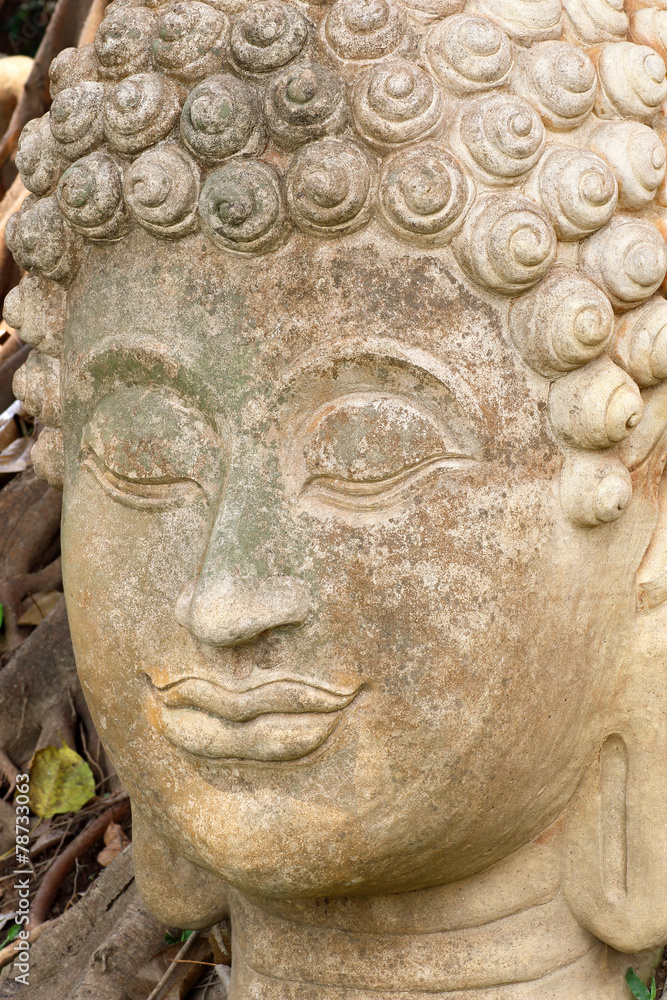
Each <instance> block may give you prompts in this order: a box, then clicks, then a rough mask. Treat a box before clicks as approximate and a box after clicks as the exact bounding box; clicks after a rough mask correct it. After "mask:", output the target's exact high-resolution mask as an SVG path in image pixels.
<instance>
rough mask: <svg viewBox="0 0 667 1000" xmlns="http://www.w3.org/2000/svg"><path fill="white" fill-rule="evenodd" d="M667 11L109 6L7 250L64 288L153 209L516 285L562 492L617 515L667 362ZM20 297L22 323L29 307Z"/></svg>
mask: <svg viewBox="0 0 667 1000" xmlns="http://www.w3.org/2000/svg"><path fill="white" fill-rule="evenodd" d="M664 20H665V18H664V16H663V15H660V16H658V12H656V11H650V10H649V11H646V12H644V11H641V12H640V13H639V14H637V15H635V16H634V17H633V20H632V24H630V20H629V18H628V17H627V15H625V14H624V13H623V11H622V10H621V9H620V7H619V4H618V3H616V2H612V3H610V2H608V0H596V2H595V3H591V2H583V0H563V2H562V3H559V2H558V0H531V2H528V0H503V2H502V3H501V2H499V0H474V2H473V0H470V2H468V3H463V2H458V0H419V2H417V0H414V2H407V0H336V2H334V3H332V4H322V5H320V4H315V3H311V4H307V3H304V2H295V3H284V2H282V0H260V2H256V3H251V4H244V3H236V4H234V3H221V2H220V0H210V2H209V0H193V2H191V3H183V2H168V0H167V2H155V0H150V2H149V0H145V2H141V0H115V2H114V3H112V4H111V5H110V7H109V8H108V10H107V14H106V17H105V19H104V21H103V23H102V25H101V27H100V29H99V31H98V34H97V37H96V39H95V42H94V44H92V45H87V46H84V47H83V48H82V49H81V50H73V49H72V50H66V51H65V52H63V53H61V54H60V55H59V56H58V57H57V59H56V60H54V63H53V66H52V69H51V88H52V95H53V97H54V101H53V105H52V110H51V112H50V114H49V115H48V116H45V117H44V118H43V119H41V120H39V121H37V122H30V123H29V124H28V126H26V129H25V130H24V133H23V136H22V138H21V143H20V149H19V155H18V157H17V166H18V168H19V171H20V173H21V176H22V179H23V180H24V183H25V184H26V186H27V187H28V188H29V190H30V191H31V192H32V195H31V197H30V198H29V199H27V200H26V202H25V204H24V206H23V208H22V210H21V211H20V212H19V213H18V214H17V216H15V217H14V218H13V219H12V220H10V223H9V225H8V227H7V242H8V245H9V246H10V249H11V250H12V252H13V253H14V255H15V257H16V260H17V261H18V263H19V264H20V265H21V266H22V267H25V268H26V269H28V270H29V271H32V272H34V273H33V275H32V277H31V278H30V280H31V281H32V282H33V283H34V281H35V279H39V281H40V282H47V283H48V284H49V285H51V286H52V287H54V288H56V287H58V286H60V287H61V288H66V287H67V286H68V284H69V282H70V281H71V280H72V278H73V276H74V274H75V272H76V269H77V268H78V266H79V265H80V262H81V259H82V251H83V247H84V245H85V241H86V240H89V241H93V242H97V243H103V242H105V241H111V240H118V239H121V238H122V237H123V236H124V234H125V233H126V232H128V231H129V229H130V228H131V227H132V226H134V225H140V226H142V227H144V228H145V229H147V230H148V231H149V232H151V233H153V234H154V235H155V236H157V237H161V238H163V239H172V240H173V239H180V238H183V237H186V236H188V235H189V234H192V233H194V232H196V231H197V230H199V231H201V232H202V233H203V234H204V235H205V236H206V237H207V239H209V240H210V242H211V243H212V245H213V246H214V247H215V248H216V249H217V250H219V251H220V252H221V253H232V254H239V255H244V256H253V255H257V254H264V253H270V252H274V251H277V250H279V249H280V247H282V246H284V245H285V243H286V242H287V241H288V240H289V239H290V238H291V236H292V234H293V232H294V231H296V230H298V231H300V232H301V233H304V234H306V235H307V237H308V238H314V239H331V238H336V239H342V238H345V237H346V236H348V235H350V234H352V233H354V232H356V231H358V230H360V229H361V228H363V227H364V226H368V225H369V224H374V225H379V226H380V227H381V228H382V230H383V231H384V232H385V234H386V235H385V237H384V238H389V239H391V238H395V239H397V240H400V241H404V242H407V243H410V244H413V245H415V246H424V247H428V248H429V252H433V253H445V254H448V255H452V254H453V256H454V257H455V258H456V260H457V262H458V264H459V265H460V266H461V267H462V269H463V270H464V271H465V273H466V274H467V276H468V278H470V279H471V280H472V281H473V282H475V283H476V284H478V285H479V286H480V287H481V288H483V289H485V290H486V291H487V292H488V293H489V294H491V295H492V296H498V295H499V296H509V297H511V298H513V299H515V306H514V307H513V309H512V313H511V324H510V327H511V334H512V339H513V341H514V344H515V346H516V348H517V350H518V351H519V353H520V354H521V355H522V357H523V360H524V361H525V363H526V364H527V365H528V366H529V367H531V368H533V369H534V370H535V371H536V372H538V373H539V374H540V375H541V376H542V377H544V378H547V379H549V380H550V381H553V382H554V392H553V399H552V405H551V411H552V425H553V427H554V430H555V433H556V434H557V436H558V437H559V438H560V440H561V442H562V444H563V447H564V449H565V450H566V454H568V455H573V456H574V457H572V459H571V460H570V459H569V458H568V460H567V461H566V463H565V466H564V473H563V475H564V480H563V492H562V496H563V504H564V507H565V508H566V510H567V511H568V513H569V514H570V516H571V517H572V519H573V520H574V521H575V523H578V524H585V525H587V526H591V525H593V524H601V523H606V522H607V521H609V520H613V519H614V518H615V517H617V516H619V514H620V513H621V511H622V509H624V506H625V505H626V503H627V502H628V500H629V494H628V479H627V477H626V476H625V474H624V472H623V471H622V470H623V469H624V466H622V463H620V461H619V460H618V459H617V458H613V461H612V457H613V456H612V451H611V450H610V449H613V447H614V445H615V444H616V443H617V441H620V440H622V438H623V436H625V434H626V432H627V434H629V433H631V431H632V429H633V427H634V425H635V424H636V423H637V422H638V421H639V420H640V419H641V407H640V406H639V405H638V404H637V399H639V402H641V397H640V396H639V395H638V393H639V390H637V393H636V394H635V393H634V390H633V388H632V387H633V386H634V388H635V389H636V388H637V384H638V385H640V386H647V385H653V384H655V382H656V381H660V380H661V379H663V378H665V372H666V371H667V362H665V360H664V357H663V355H665V356H667V352H666V351H665V348H664V346H663V345H662V340H663V339H664V335H663V329H665V328H667V327H666V325H665V323H664V322H663V320H664V309H662V308H661V307H660V304H661V303H663V302H664V299H663V298H662V295H661V288H662V287H663V282H664V279H665V271H666V270H667V249H666V248H665V244H664V240H663V237H662V235H661V232H662V231H664V230H665V228H666V226H665V222H664V221H663V219H662V213H661V206H662V205H663V204H664V203H666V202H667V196H666V195H665V190H667V187H666V183H665V149H664V146H663V143H662V141H661V138H660V135H659V134H658V132H657V131H656V129H655V127H654V126H655V125H656V123H657V116H658V115H659V114H660V113H661V110H662V108H663V105H664V102H665V99H666V98H667V77H666V75H665V65H664V62H663V55H664V51H665V45H664V37H667V36H665V32H664V30H663V28H664V25H663V22H664ZM622 213H624V214H622ZM568 243H569V244H572V243H575V244H579V255H578V267H577V268H576V269H574V270H573V268H572V260H573V258H572V257H571V256H570V255H568V256H567V257H564V258H563V259H564V260H567V263H568V266H567V267H566V268H563V267H562V266H561V265H560V264H557V262H558V261H559V260H560V259H561V256H560V255H561V251H560V250H559V247H561V246H564V245H565V244H568ZM554 264H557V266H556V267H554ZM26 280H27V279H24V281H26ZM53 282H56V283H57V285H53V284H52V283H53ZM44 294H46V293H44ZM21 295H23V299H24V300H25V301H24V304H23V307H22V308H18V306H19V305H20V303H18V301H13V300H12V303H11V308H10V312H11V313H12V315H13V316H14V317H15V318H16V317H17V316H19V315H21V316H23V314H24V313H26V312H30V311H31V310H33V311H34V308H35V301H34V300H35V296H34V285H33V286H31V287H30V295H28V286H27V285H26V286H25V294H24V293H23V292H19V293H17V296H18V297H20V296H21ZM17 296H15V297H14V298H17ZM47 297H48V296H47ZM51 297H52V296H51ZM27 303H30V305H29V307H28V308H27V309H26V308H25V306H26V304H27ZM37 311H38V312H39V311H40V310H39V309H38V310H37ZM614 313H616V314H617V315H618V316H619V319H618V320H617V321H616V325H617V327H618V330H619V332H618V333H617V334H616V335H615V337H612V325H613V324H612V317H613V314H614ZM22 322H25V323H28V324H29V323H30V318H29V317H28V318H27V319H25V318H23V319H22ZM56 339H57V338H56ZM53 342H54V338H53V337H50V338H48V343H49V344H52V343H53ZM46 343H47V339H44V341H43V342H40V346H39V347H38V350H40V351H41V350H45V349H46V348H45V347H44V346H43V344H46ZM50 350H51V351H53V348H52V347H51V348H50ZM600 366H602V368H604V372H603V373H602V374H600V372H601V371H602V368H601V367H600ZM609 366H611V368H609ZM33 367H34V366H33ZM596 372H597V373H598V374H597V376H596V374H595V373H596ZM603 376H604V377H603ZM30 377H31V376H30V372H28V373H27V374H26V375H25V378H23V382H26V385H23V382H22V381H21V378H19V386H18V387H19V388H20V389H21V391H23V392H28V391H32V390H29V386H28V382H29V381H30ZM633 379H634V380H635V381H633ZM43 381H44V380H43V378H42V382H40V385H41V384H42V383H43ZM556 387H557V388H556ZM605 394H606V395H605ZM33 395H34V393H33ZM573 402H576V406H575V409H577V412H578V413H579V417H578V418H577V419H578V421H579V422H578V424H577V426H576V427H572V426H570V425H569V424H568V421H567V419H566V416H564V415H566V414H567V413H568V412H569V409H570V410H571V408H572V405H573ZM633 407H634V408H633ZM568 408H569V409H568ZM626 410H628V413H629V416H628V414H626V412H625V411H626ZM630 410H632V413H630ZM46 411H47V412H49V408H48V407H47V408H46ZM579 411H581V412H579ZM624 418H627V419H625V422H624ZM54 433H55V434H56V436H55V437H54V436H53V435H51V438H50V439H49V440H50V442H51V444H50V447H55V446H57V441H58V439H57V433H58V432H54ZM619 435H620V436H619ZM596 450H602V451H605V454H607V458H606V459H605V461H604V462H599V461H597V460H596V461H595V462H593V459H592V452H595V451H596ZM610 456H611V457H610ZM587 463H588V464H587ZM47 465H48V467H49V468H56V467H58V468H59V467H60V463H59V462H49V463H46V462H45V467H46V466H47ZM619 466H620V470H621V471H619ZM587 470H588V471H587ZM625 471H626V472H627V470H625ZM568 477H569V479H568ZM573 484H574V485H573ZM596 511H597V513H595V512H596Z"/></svg>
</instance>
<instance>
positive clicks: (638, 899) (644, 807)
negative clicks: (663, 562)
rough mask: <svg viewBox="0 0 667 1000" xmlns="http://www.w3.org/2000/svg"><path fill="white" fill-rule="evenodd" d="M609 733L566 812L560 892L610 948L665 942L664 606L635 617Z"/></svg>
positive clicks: (666, 764)
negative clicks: (630, 644)
mask: <svg viewBox="0 0 667 1000" xmlns="http://www.w3.org/2000/svg"><path fill="white" fill-rule="evenodd" d="M634 639H635V642H634V646H633V648H632V649H631V650H628V664H627V669H626V670H625V672H624V676H623V678H622V679H621V680H620V683H619V689H618V694H617V699H616V702H615V713H614V719H613V722H612V725H611V727H610V728H609V729H608V730H607V731H608V733H609V735H608V736H607V738H606V739H605V741H604V742H603V744H602V745H601V747H600V749H599V752H598V754H597V755H596V758H595V760H594V761H593V763H592V764H591V765H590V766H589V767H588V770H587V772H586V773H585V775H584V777H583V779H582V781H581V784H580V786H579V789H578V791H577V792H576V794H575V796H574V798H573V799H572V801H571V803H570V805H569V806H568V812H567V820H566V830H565V836H564V840H563V843H564V848H565V857H564V885H563V890H564V895H565V898H566V899H567V901H568V904H569V906H570V908H571V910H572V912H573V914H574V915H575V917H576V918H577V920H578V922H579V923H580V924H581V926H582V927H585V928H586V930H588V931H590V932H591V933H593V934H594V935H595V936H596V937H598V938H600V939H601V940H602V941H604V942H606V943H607V944H609V945H612V946H613V947H614V948H616V949H617V950H618V951H622V952H639V951H645V950H648V949H652V948H657V947H659V946H661V945H664V943H665V941H667V602H664V599H663V603H661V604H660V605H659V606H658V607H653V608H652V609H651V610H649V611H644V612H643V613H640V614H639V615H638V619H637V625H636V632H635V636H634Z"/></svg>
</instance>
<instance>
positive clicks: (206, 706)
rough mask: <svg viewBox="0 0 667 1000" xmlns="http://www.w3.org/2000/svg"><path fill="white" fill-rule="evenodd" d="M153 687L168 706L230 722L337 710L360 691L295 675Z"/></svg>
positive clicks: (186, 680)
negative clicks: (249, 682) (239, 683)
mask: <svg viewBox="0 0 667 1000" xmlns="http://www.w3.org/2000/svg"><path fill="white" fill-rule="evenodd" d="M151 683H152V682H151ZM152 686H153V689H154V691H155V692H156V694H157V696H158V697H159V699H160V701H161V702H162V703H163V704H164V705H165V706H166V707H167V708H195V709H200V710H203V711H205V712H210V713H211V714H213V715H217V716H219V717H220V718H222V719H227V721H228V722H249V721H250V720H251V719H255V718H257V716H259V715H269V714H271V713H286V714H297V713H301V712H337V711H339V710H340V709H342V708H345V707H346V706H347V705H349V704H350V702H351V701H352V699H353V698H354V697H355V695H356V694H357V692H358V691H359V688H355V689H354V690H353V691H334V690H332V689H331V688H328V687H325V686H323V685H320V684H313V683H309V682H307V681H304V680H302V679H296V678H293V677H281V678H274V679H272V680H267V681H265V682H263V683H261V684H257V685H255V686H253V687H246V688H227V687H224V686H223V685H222V684H218V683H215V682H213V681H209V680H204V679H203V678H200V677H184V678H182V679H180V680H177V681H173V682H171V683H169V684H166V685H164V686H163V687H158V686H157V685H155V684H153V685H152Z"/></svg>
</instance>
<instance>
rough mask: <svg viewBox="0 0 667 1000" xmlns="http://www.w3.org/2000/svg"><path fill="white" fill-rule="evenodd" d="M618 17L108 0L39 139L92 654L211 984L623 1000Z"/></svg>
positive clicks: (658, 789)
mask: <svg viewBox="0 0 667 1000" xmlns="http://www.w3.org/2000/svg"><path fill="white" fill-rule="evenodd" d="M464 8H465V9H464ZM639 8H640V10H639V12H637V13H634V14H633V18H632V22H630V19H629V18H628V16H627V15H626V14H625V13H624V12H623V10H622V6H621V4H620V2H617V0H595V2H593V0H564V2H563V3H562V4H561V3H559V2H558V0H503V2H502V3H500V2H499V0H474V2H469V3H467V4H464V3H463V2H458V0H413V2H410V3H403V2H400V3H395V4H394V3H390V2H388V0H337V2H336V3H334V4H332V5H330V6H327V5H322V6H319V5H317V4H314V3H313V4H306V3H300V2H295V3H292V4H286V3H282V2H279V0H266V2H260V3H254V4H250V5H248V4H244V3H243V2H239V3H232V2H230V3H225V2H222V0H215V2H210V3H202V2H199V0H197V2H193V3H191V4H185V3H175V4H169V3H165V4H156V3H155V2H151V3H150V4H148V3H147V4H145V5H144V4H143V3H141V2H134V0H133V2H131V3H123V4H119V3H116V4H114V5H113V6H112V8H111V9H110V11H109V14H108V15H107V19H106V20H105V23H104V24H103V25H102V27H101V29H100V33H99V35H98V39H97V41H96V43H95V46H94V50H88V51H87V52H86V53H85V54H84V56H79V57H76V56H75V55H73V54H69V55H67V57H64V56H63V57H62V59H61V60H60V63H59V65H58V66H57V67H56V69H55V71H54V73H53V84H54V89H55V91H56V92H57V96H56V100H55V101H54V106H53V110H52V112H51V118H50V127H49V128H48V129H47V127H46V123H45V122H43V123H41V124H39V123H38V124H37V125H34V126H31V128H30V130H29V132H28V133H27V134H26V138H25V141H24V143H23V144H22V155H23V161H24V162H23V163H22V165H21V169H22V171H23V172H24V173H25V175H26V178H27V181H26V182H28V181H29V182H30V183H31V184H32V190H33V192H34V195H35V196H41V197H31V198H30V199H28V200H27V201H26V203H25V207H24V209H23V210H22V212H21V214H20V215H19V216H18V217H17V218H16V219H15V220H14V221H13V222H11V223H10V224H9V225H8V227H7V237H8V242H9V244H10V246H11V247H12V249H13V250H14V252H15V254H16V257H17V260H18V261H19V263H20V264H21V265H22V266H25V267H26V268H28V269H30V270H32V271H33V272H34V274H33V275H32V276H31V277H30V278H28V279H24V281H25V283H24V285H23V286H22V290H21V292H19V293H17V294H16V295H15V296H13V297H12V299H11V300H10V301H9V304H8V321H9V322H12V318H14V321H15V322H16V323H19V324H20V325H21V328H22V329H23V328H25V329H26V330H27V331H33V333H31V338H29V339H31V343H34V344H35V347H36V349H37V350H38V351H40V352H42V356H43V363H37V362H35V361H32V362H31V363H29V364H28V365H26V367H25V369H24V370H22V371H21V373H20V374H19V375H18V376H17V386H18V387H19V389H20V392H21V394H22V395H23V397H24V398H25V399H26V400H27V401H29V405H30V408H31V410H32V411H34V412H39V413H40V415H41V418H42V419H43V420H46V421H47V423H49V422H50V424H51V425H52V426H51V429H50V433H49V434H43V435H42V437H41V438H40V445H41V451H40V455H39V456H38V457H39V459H40V461H39V468H40V470H41V472H42V474H43V475H45V476H47V477H49V478H50V479H51V480H52V481H53V482H54V483H56V482H59V481H60V480H61V478H62V475H63V453H64V484H65V507H64V511H65V513H64V531H63V555H64V564H65V573H66V576H65V580H66V593H67V599H68V609H69V615H70V621H71V626H72V635H73V640H74V646H75V651H76V655H77V662H78V669H79V672H80V675H81V679H82V683H83V687H84V690H85V692H86V695H87V697H88V698H89V700H90V705H91V710H92V712H93V714H94V716H95V719H96V723H97V725H98V727H99V731H100V734H101V737H102V739H103V740H104V742H105V744H106V746H107V747H108V750H109V753H110V755H111V756H112V758H113V760H114V763H115V764H116V766H117V768H118V771H119V773H120V775H121V776H122V778H123V781H124V782H125V784H126V786H127V787H128V789H129V790H130V792H131V795H132V799H133V810H134V822H135V859H136V863H137V880H138V885H139V888H140V890H141V892H142V894H143V897H144V899H145V901H146V903H147V905H148V906H149V907H150V908H151V909H152V910H153V911H154V912H155V913H156V915H157V916H158V917H160V919H162V920H163V921H165V923H168V924H177V925H181V926H186V927H205V926H209V925H210V924H212V923H214V922H215V921H217V920H220V919H223V918H226V917H228V916H231V919H232V925H233V938H234V963H233V970H232V979H231V985H230V998H231V1000H246V998H248V997H252V998H254V1000H273V998H275V1000H286V998H291V997H294V998H295V1000H296V998H297V997H298V998H299V1000H304V998H305V1000H351V998H352V997H355V1000H370V998H372V997H377V996H382V997H385V998H387V1000H407V998H408V997H413V996H414V997H416V996H419V997H426V998H428V997H435V996H443V995H444V996H448V997H452V998H454V997H460V998H461V1000H463V998H464V997H465V1000H529V998H530V1000H535V998H536V997H539V998H540V1000H624V998H627V988H626V986H625V983H624V980H623V973H624V971H625V969H626V968H627V966H628V965H630V964H633V965H634V967H635V968H636V969H637V970H644V969H646V968H647V963H648V959H647V956H648V955H649V954H650V951H651V949H654V948H656V947H657V946H658V945H660V944H661V943H664V941H665V939H667V835H666V834H665V831H664V824H662V825H661V824H660V821H659V819H658V817H659V816H660V815H661V807H660V801H661V797H662V796H663V795H664V787H665V781H666V780H667V740H665V709H666V708H667V705H666V704H665V697H666V696H665V690H667V686H666V685H665V683H664V666H663V664H664V655H665V640H666V639H667V620H666V619H665V614H666V613H667V612H666V611H665V598H667V570H666V567H667V561H666V560H667V556H666V554H665V550H664V537H665V534H664V525H663V518H664V516H665V513H667V511H665V506H664V505H665V501H664V496H663V494H664V490H662V491H661V489H660V479H661V476H662V472H663V467H664V462H665V447H664V432H665V428H666V427H667V386H666V384H665V381H664V380H665V378H666V376H667V349H666V348H665V344H664V343H663V340H664V339H665V334H664V330H665V329H666V328H667V320H666V318H665V309H666V308H667V307H666V306H665V298H664V294H663V293H664V289H665V272H666V270H667V248H666V247H665V241H664V237H663V234H664V233H665V232H667V227H666V221H665V217H664V215H665V212H664V208H663V207H662V206H663V205H664V204H665V203H667V195H666V194H665V153H664V147H663V143H662V138H661V136H662V134H663V117H662V116H663V113H664V105H663V102H664V100H665V97H666V95H667V83H666V81H665V67H664V63H663V60H662V54H661V52H662V49H661V45H662V42H661V39H662V34H661V32H662V31H663V24H662V22H663V20H664V18H662V17H657V16H653V15H651V16H649V15H648V14H645V13H644V10H645V5H642V4H639ZM655 13H656V12H653V14H655ZM651 46H653V47H651ZM68 162H70V163H71V166H69V167H68V168H67V169H65V167H66V163H68ZM54 283H57V284H54ZM65 297H66V303H67V308H66V309H65V306H64V302H65ZM51 302H53V303H57V305H58V308H57V309H56V310H51V309H49V308H48V303H51ZM61 344H62V345H63V346H62V356H61V357H59V356H60V346H61ZM58 359H59V360H60V361H61V364H60V367H58V365H57V361H58ZM58 385H59V389H60V394H61V397H62V406H59V405H58V400H57V396H58ZM61 413H62V416H61ZM61 423H62V433H61V432H60V429H59V425H60V424H61ZM42 442H44V443H43V444H42ZM49 456H51V460H49Z"/></svg>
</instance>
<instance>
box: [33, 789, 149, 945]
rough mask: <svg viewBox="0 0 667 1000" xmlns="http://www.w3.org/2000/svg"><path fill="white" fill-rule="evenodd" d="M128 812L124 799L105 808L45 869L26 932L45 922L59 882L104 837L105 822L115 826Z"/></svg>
mask: <svg viewBox="0 0 667 1000" xmlns="http://www.w3.org/2000/svg"><path fill="white" fill-rule="evenodd" d="M129 810H130V800H129V799H128V798H124V799H123V800H122V801H121V802H118V803H117V804H116V805H115V806H111V808H109V809H105V810H104V812H103V813H102V814H101V815H100V816H98V817H97V819H94V820H93V821H92V822H91V823H89V824H88V826H86V827H84V829H83V830H82V831H81V833H79V834H78V835H77V836H76V837H75V838H74V840H73V841H71V843H69V844H68V845H67V847H66V848H65V850H64V851H63V852H62V854H60V855H58V857H57V858H56V859H55V861H54V862H53V864H52V865H51V867H50V868H49V869H47V871H46V873H45V875H44V877H43V879H42V883H41V885H40V887H39V889H38V890H37V893H36V895H35V898H34V900H33V902H32V906H31V908H30V929H33V928H35V927H38V926H39V925H40V924H41V923H43V922H44V921H45V920H46V915H47V913H48V912H49V909H50V908H51V905H52V903H53V901H54V899H55V898H56V895H57V892H58V889H59V888H60V886H61V885H62V882H63V879H64V878H65V877H66V876H67V875H68V874H69V873H70V871H71V870H72V868H74V865H75V863H76V861H77V859H78V858H80V857H81V855H82V854H85V852H86V851H87V850H88V849H89V848H90V847H92V846H93V844H95V843H96V842H97V841H98V840H99V839H100V837H101V836H102V835H103V834H104V831H105V830H106V828H107V826H108V825H109V823H111V822H112V821H113V822H114V823H117V822H118V821H119V820H121V819H123V818H124V817H125V816H126V815H127V814H128V812H129Z"/></svg>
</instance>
